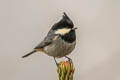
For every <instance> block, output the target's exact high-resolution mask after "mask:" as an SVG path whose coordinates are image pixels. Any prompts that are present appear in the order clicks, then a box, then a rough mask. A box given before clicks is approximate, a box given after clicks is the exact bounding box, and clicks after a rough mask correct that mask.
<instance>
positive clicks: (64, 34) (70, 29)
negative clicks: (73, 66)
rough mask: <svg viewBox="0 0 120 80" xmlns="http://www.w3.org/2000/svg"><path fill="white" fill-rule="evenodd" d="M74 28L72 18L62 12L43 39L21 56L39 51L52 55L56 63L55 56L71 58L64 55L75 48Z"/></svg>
mask: <svg viewBox="0 0 120 80" xmlns="http://www.w3.org/2000/svg"><path fill="white" fill-rule="evenodd" d="M76 29H77V28H75V27H74V24H73V22H72V20H71V19H70V18H69V17H68V16H67V14H66V13H65V12H63V16H62V19H61V20H60V21H58V22H57V23H55V24H54V25H53V26H52V28H51V29H50V31H49V32H48V34H47V36H46V37H45V38H44V40H43V41H41V43H40V44H38V45H37V46H36V47H35V48H34V49H33V51H32V52H30V53H28V54H26V55H24V56H22V58H25V57H27V56H29V55H31V54H33V53H35V52H38V51H40V52H43V53H45V54H47V55H49V56H52V57H53V58H54V60H55V63H56V64H57V65H58V63H57V61H56V59H55V58H61V57H66V58H67V59H68V60H71V59H70V58H69V57H67V56H66V55H68V54H70V53H71V52H72V51H73V49H74V48H75V45H76V33H75V30H76Z"/></svg>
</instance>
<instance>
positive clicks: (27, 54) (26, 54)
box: [22, 50, 36, 58]
mask: <svg viewBox="0 0 120 80" xmlns="http://www.w3.org/2000/svg"><path fill="white" fill-rule="evenodd" d="M35 52H36V50H34V51H32V52H30V53H28V54H26V55H24V56H22V58H25V57H28V56H29V55H31V54H33V53H35Z"/></svg>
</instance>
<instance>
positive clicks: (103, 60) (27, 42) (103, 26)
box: [0, 0, 120, 80]
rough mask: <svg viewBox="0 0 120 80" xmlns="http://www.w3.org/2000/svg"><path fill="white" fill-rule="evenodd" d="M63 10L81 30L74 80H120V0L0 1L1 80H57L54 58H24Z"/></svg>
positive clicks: (34, 56) (36, 55) (43, 56)
mask: <svg viewBox="0 0 120 80" xmlns="http://www.w3.org/2000/svg"><path fill="white" fill-rule="evenodd" d="M64 11H65V12H66V13H67V14H68V15H69V16H70V17H71V19H72V20H73V22H74V24H75V26H76V27H78V30H77V46H76V49H75V50H74V51H73V52H72V54H71V55H69V57H71V58H72V59H73V62H74V65H75V68H76V71H75V74H74V80H120V0H0V80H58V78H57V76H58V75H57V72H56V69H57V68H56V65H55V63H54V60H53V58H51V57H48V56H47V55H45V54H39V53H36V54H34V55H32V56H30V57H29V58H26V59H22V58H21V56H23V55H24V54H26V53H28V52H29V51H31V50H32V49H33V48H34V47H35V46H36V45H37V44H38V43H39V42H40V41H41V40H42V39H43V37H44V36H45V35H46V34H47V32H48V30H49V29H50V28H51V26H52V25H53V24H54V23H55V22H56V21H57V20H58V19H59V18H60V17H61V15H62V12H64ZM63 59H64V58H63Z"/></svg>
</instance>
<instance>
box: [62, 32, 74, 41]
mask: <svg viewBox="0 0 120 80" xmlns="http://www.w3.org/2000/svg"><path fill="white" fill-rule="evenodd" d="M61 38H62V39H63V40H64V41H66V42H68V43H72V42H74V41H75V40H76V34H75V30H71V31H70V32H69V33H67V34H65V35H61Z"/></svg>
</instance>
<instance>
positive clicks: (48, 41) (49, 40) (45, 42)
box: [34, 30, 57, 49]
mask: <svg viewBox="0 0 120 80" xmlns="http://www.w3.org/2000/svg"><path fill="white" fill-rule="evenodd" d="M55 36H57V35H56V34H54V31H52V30H50V31H49V33H48V34H47V36H46V37H45V39H44V40H43V41H42V42H41V43H40V44H38V45H37V46H36V47H35V48H34V49H39V48H44V47H45V46H48V45H50V44H51V43H52V42H53V39H54V38H55Z"/></svg>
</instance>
